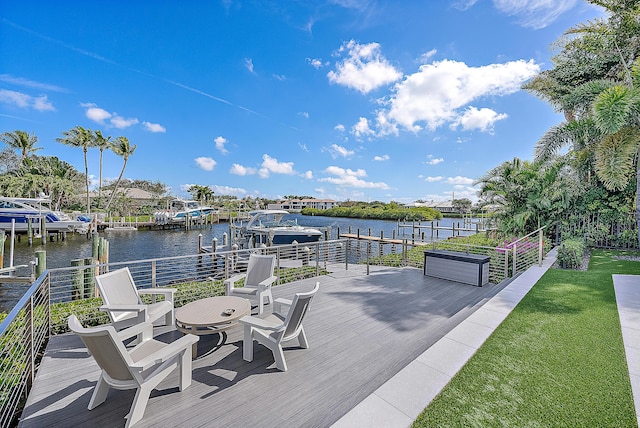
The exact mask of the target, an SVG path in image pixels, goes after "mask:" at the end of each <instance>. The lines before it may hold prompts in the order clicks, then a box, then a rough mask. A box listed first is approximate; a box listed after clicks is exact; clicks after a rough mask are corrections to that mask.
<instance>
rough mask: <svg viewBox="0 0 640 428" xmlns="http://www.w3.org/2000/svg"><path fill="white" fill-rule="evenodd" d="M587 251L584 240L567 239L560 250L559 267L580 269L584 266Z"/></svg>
mask: <svg viewBox="0 0 640 428" xmlns="http://www.w3.org/2000/svg"><path fill="white" fill-rule="evenodd" d="M586 250H587V247H586V245H585V243H584V240H582V239H580V238H570V239H565V240H564V241H562V243H561V244H560V248H558V258H557V262H558V266H560V267H561V268H563V269H578V268H579V267H580V266H582V258H583V257H584V254H585V252H586Z"/></svg>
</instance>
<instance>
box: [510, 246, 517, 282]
mask: <svg viewBox="0 0 640 428" xmlns="http://www.w3.org/2000/svg"><path fill="white" fill-rule="evenodd" d="M517 250H518V243H517V242H514V243H513V272H511V275H512V276H516V266H517V259H518V251H517Z"/></svg>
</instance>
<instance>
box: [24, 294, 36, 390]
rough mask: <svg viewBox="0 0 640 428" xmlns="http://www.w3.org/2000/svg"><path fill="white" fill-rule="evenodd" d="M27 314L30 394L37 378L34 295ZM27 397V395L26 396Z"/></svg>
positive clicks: (28, 385)
mask: <svg viewBox="0 0 640 428" xmlns="http://www.w3.org/2000/svg"><path fill="white" fill-rule="evenodd" d="M28 308H29V309H28V311H27V314H25V321H26V322H27V325H26V332H27V334H28V335H29V338H28V339H27V340H28V347H29V378H28V379H27V388H25V394H28V393H29V392H28V391H29V389H31V385H33V381H34V379H35V378H36V352H35V349H34V347H35V343H34V340H33V337H34V334H35V333H34V331H33V296H31V297H30V298H29V306H28ZM25 398H26V397H25Z"/></svg>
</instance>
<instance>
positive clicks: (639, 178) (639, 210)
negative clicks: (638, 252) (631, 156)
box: [636, 151, 640, 248]
mask: <svg viewBox="0 0 640 428" xmlns="http://www.w3.org/2000/svg"><path fill="white" fill-rule="evenodd" d="M636 231H637V233H638V248H640V151H639V152H638V154H637V155H636Z"/></svg>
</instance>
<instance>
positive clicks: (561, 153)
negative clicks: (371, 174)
mask: <svg viewBox="0 0 640 428" xmlns="http://www.w3.org/2000/svg"><path fill="white" fill-rule="evenodd" d="M588 2H589V3H592V4H595V5H598V6H600V7H602V8H604V10H605V11H606V16H605V17H604V18H602V19H596V20H594V21H588V22H586V23H582V24H579V25H577V26H575V27H572V28H569V29H568V30H567V31H566V32H565V33H564V35H563V36H562V37H561V38H560V40H558V41H557V42H556V43H555V47H556V48H557V49H558V51H557V54H555V55H554V56H553V58H552V63H553V67H552V68H550V69H548V70H545V71H542V72H541V73H539V74H538V75H537V76H536V77H534V78H533V79H531V80H530V81H529V82H527V83H526V84H525V85H524V89H525V90H527V91H529V92H530V93H532V94H534V95H536V96H537V97H539V98H541V99H542V100H544V101H546V102H548V103H549V104H550V105H551V106H552V107H553V108H554V109H555V110H556V111H557V112H560V113H562V114H563V116H564V121H563V122H562V123H560V124H558V125H555V126H553V127H552V128H550V129H549V130H548V131H547V132H546V133H545V134H544V135H543V136H542V137H541V138H540V140H539V141H538V142H537V144H536V146H535V151H534V158H533V160H521V159H518V158H514V159H512V160H508V161H505V162H503V163H502V164H500V165H498V166H496V167H495V168H493V169H491V170H490V171H488V172H487V173H486V174H485V175H484V176H482V177H480V178H479V179H478V180H477V182H476V184H479V185H480V192H479V195H480V198H481V202H482V203H483V204H485V205H489V206H491V207H493V208H494V209H495V219H496V220H497V223H496V224H497V225H498V227H499V228H500V230H501V231H502V232H503V233H505V234H511V235H513V234H515V235H518V234H522V233H525V232H526V233H528V232H530V231H532V230H535V229H536V228H538V227H542V226H547V227H549V226H553V225H558V224H561V225H564V226H565V227H568V226H570V225H574V224H577V223H579V222H580V221H582V222H583V223H585V221H584V219H587V218H589V219H591V220H592V221H589V222H586V223H588V224H587V225H586V226H584V227H581V228H575V232H574V233H576V234H581V235H582V237H585V236H586V237H587V238H589V236H591V235H598V234H603V233H607V232H606V227H607V225H609V224H614V223H617V224H622V223H624V222H625V221H626V219H628V218H629V217H630V216H634V217H635V228H633V229H634V232H633V233H634V234H635V235H634V238H633V239H634V240H635V241H636V242H640V181H639V180H640V175H639V174H638V172H639V170H640V157H639V149H640V2H638V1H631V0H588ZM634 214H635V215H634ZM586 223H585V224H586ZM609 233H610V232H609ZM627 233H628V231H627Z"/></svg>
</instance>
